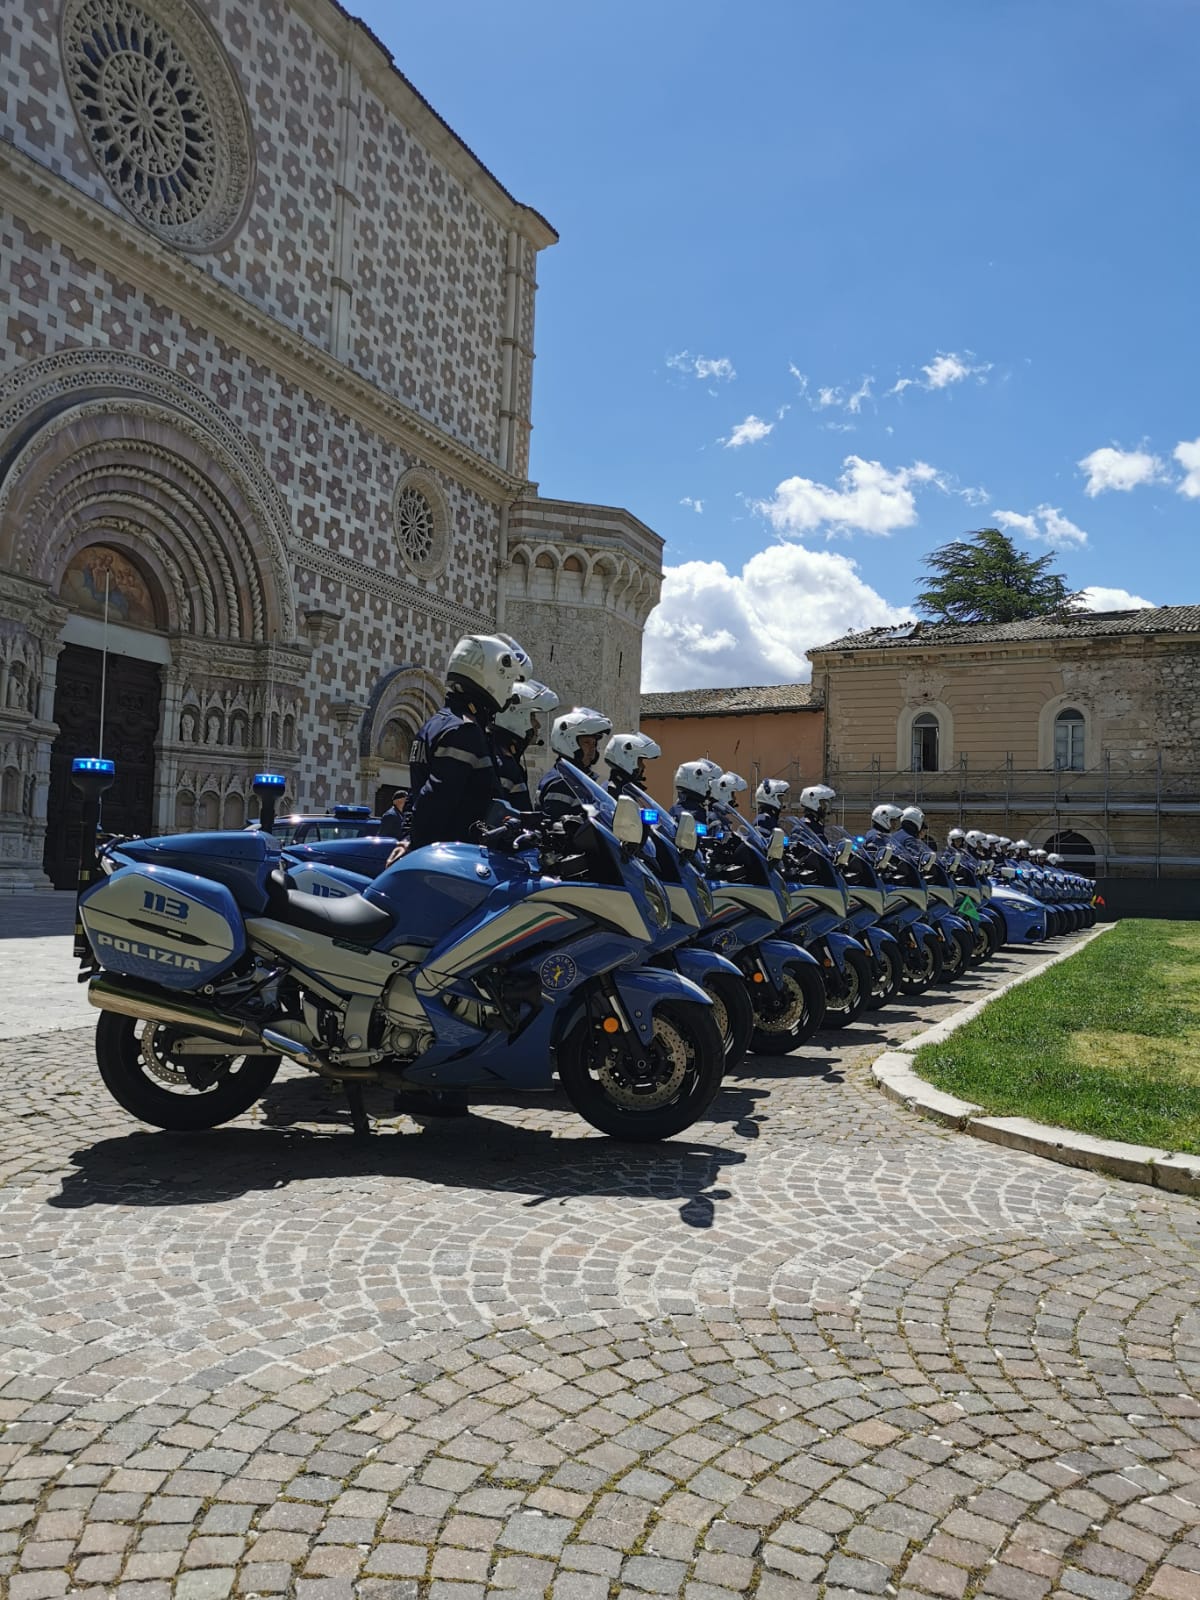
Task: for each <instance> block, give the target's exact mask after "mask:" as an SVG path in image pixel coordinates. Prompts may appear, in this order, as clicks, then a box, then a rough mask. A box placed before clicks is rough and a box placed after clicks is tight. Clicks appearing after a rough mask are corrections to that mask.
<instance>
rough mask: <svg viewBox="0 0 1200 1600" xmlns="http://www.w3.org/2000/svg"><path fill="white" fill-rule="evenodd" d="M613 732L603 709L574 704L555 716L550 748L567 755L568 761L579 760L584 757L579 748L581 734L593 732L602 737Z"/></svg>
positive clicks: (599, 737)
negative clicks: (559, 715) (597, 709)
mask: <svg viewBox="0 0 1200 1600" xmlns="http://www.w3.org/2000/svg"><path fill="white" fill-rule="evenodd" d="M611 732H612V723H611V722H610V721H609V720H608V718H607V717H606V716H605V715H604V713H603V711H593V710H592V708H591V707H590V706H574V707H572V709H571V710H570V711H564V712H563V714H562V716H561V717H555V719H554V727H553V728H552V729H551V730H550V748H551V749H552V750H555V751H556V752H557V753H558V754H559V755H560V756H566V758H567V760H568V761H575V762H579V761H582V759H583V754H582V752H581V750H580V748H579V740H580V737H581V736H586V735H587V734H591V735H592V736H593V738H596V739H602V738H603V737H604V735H605V734H606V733H611Z"/></svg>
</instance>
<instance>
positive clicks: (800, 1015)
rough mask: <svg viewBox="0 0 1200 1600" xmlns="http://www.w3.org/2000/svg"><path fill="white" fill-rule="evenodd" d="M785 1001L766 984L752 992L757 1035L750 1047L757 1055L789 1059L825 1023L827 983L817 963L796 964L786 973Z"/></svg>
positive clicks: (754, 988)
mask: <svg viewBox="0 0 1200 1600" xmlns="http://www.w3.org/2000/svg"><path fill="white" fill-rule="evenodd" d="M783 991H784V992H783V998H782V1000H780V999H778V998H777V997H776V995H775V991H774V990H773V989H771V988H770V987H768V985H767V984H765V983H762V984H756V985H755V986H754V987H753V988H752V989H751V990H750V991H749V993H750V1003H751V1005H752V1006H753V1008H754V1032H753V1034H752V1035H751V1036H750V1048H751V1050H752V1051H753V1052H754V1054H755V1055H756V1056H786V1055H788V1054H789V1053H790V1052H791V1051H793V1050H796V1049H798V1048H799V1046H800V1045H802V1044H804V1043H805V1042H806V1041H807V1040H809V1039H811V1038H812V1036H813V1034H814V1033H816V1031H817V1029H818V1028H819V1027H820V1026H821V1024H822V1023H823V1022H824V1021H825V984H824V981H823V979H822V977H821V969H820V967H818V966H817V965H816V964H815V962H807V961H806V962H805V963H804V965H803V966H800V965H799V964H793V965H792V966H789V967H788V968H787V969H786V971H785V972H784V976H783Z"/></svg>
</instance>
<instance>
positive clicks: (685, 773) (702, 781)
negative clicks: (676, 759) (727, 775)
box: [675, 757, 721, 800]
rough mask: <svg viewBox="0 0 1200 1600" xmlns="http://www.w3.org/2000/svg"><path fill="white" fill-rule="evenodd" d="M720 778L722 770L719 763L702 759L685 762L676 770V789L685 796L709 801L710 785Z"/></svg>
mask: <svg viewBox="0 0 1200 1600" xmlns="http://www.w3.org/2000/svg"><path fill="white" fill-rule="evenodd" d="M720 776H721V769H720V767H719V766H718V765H717V763H716V762H715V761H707V760H705V759H704V758H703V757H701V759H700V760H698V761H685V762H684V763H683V765H682V766H679V767H676V768H675V787H676V789H682V790H683V791H684V793H685V794H694V795H699V796H700V797H701V799H705V800H707V798H708V789H709V785H710V784H711V783H712V781H713V779H714V778H719V777H720Z"/></svg>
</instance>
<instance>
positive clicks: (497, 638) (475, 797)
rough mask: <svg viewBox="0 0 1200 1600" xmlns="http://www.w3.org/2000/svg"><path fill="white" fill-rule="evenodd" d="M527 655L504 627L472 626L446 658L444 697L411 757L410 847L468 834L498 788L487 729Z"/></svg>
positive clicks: (523, 670)
mask: <svg viewBox="0 0 1200 1600" xmlns="http://www.w3.org/2000/svg"><path fill="white" fill-rule="evenodd" d="M529 672H530V661H529V657H528V656H527V655H526V653H525V651H524V650H523V649H522V648H521V646H520V645H519V644H518V643H517V641H516V640H515V639H513V638H511V637H510V636H509V635H508V634H506V633H496V634H482V633H468V634H464V636H463V637H462V638H461V639H460V640H459V641H458V643H457V644H456V645H455V646H454V649H453V650H452V651H451V652H450V659H449V661H448V662H447V663H446V704H445V705H444V706H443V707H442V709H441V710H440V711H435V712H434V714H433V716H432V717H430V718H429V720H428V721H427V722H426V723H425V724H424V725H423V726H422V728H421V729H420V731H419V733H418V734H417V737H416V739H415V740H414V742H413V747H412V754H411V755H410V757H409V768H410V772H411V778H412V798H411V799H410V800H409V803H408V814H409V815H410V816H411V818H412V820H411V822H410V824H409V831H408V839H409V847H410V849H413V850H415V849H418V848H419V847H420V846H421V845H426V844H436V843H437V842H439V841H443V840H454V839H459V840H468V839H470V838H471V837H472V832H473V830H475V828H476V825H477V824H479V823H482V822H483V820H484V818H485V817H486V816H487V813H488V809H489V807H490V806H491V803H492V801H493V800H495V799H496V798H497V797H498V795H499V792H500V789H499V775H498V773H497V771H496V763H495V758H494V756H493V753H492V745H491V739H490V737H489V730H490V728H491V724H492V719H493V718H494V717H495V715H496V713H497V712H498V711H499V710H501V709H502V708H503V707H504V706H506V705H507V704H508V702H509V701H510V700H511V698H512V695H513V689H514V685H515V684H517V683H518V682H519V681H520V680H521V679H523V678H527V677H528V676H529Z"/></svg>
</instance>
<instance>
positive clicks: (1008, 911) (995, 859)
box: [968, 833, 1049, 944]
mask: <svg viewBox="0 0 1200 1600" xmlns="http://www.w3.org/2000/svg"><path fill="white" fill-rule="evenodd" d="M969 837H970V835H968V838H969ZM1008 843H1010V841H1008V840H1002V839H1001V837H1000V835H999V834H995V833H989V834H988V835H986V846H987V850H988V854H989V857H990V868H989V874H988V876H989V880H990V882H991V885H992V901H991V903H992V905H993V907H994V908H995V909H996V910H997V911H998V912H999V913H1000V915H1001V916H1002V917H1003V918H1004V932H1005V939H1006V941H1007V942H1009V943H1011V944H1041V943H1043V942H1044V941H1045V939H1046V936H1047V929H1048V927H1049V923H1048V921H1047V907H1046V906H1044V905H1043V904H1042V902H1041V901H1040V900H1038V899H1037V898H1036V897H1035V896H1034V895H1031V894H1028V893H1026V892H1025V887H1024V885H1023V883H1021V882H1020V880H1018V878H1017V867H1016V865H1015V864H1014V863H1012V862H1010V861H1008V860H1007V859H1006V857H1005V855H1004V851H1003V847H1004V846H1005V845H1006V844H1008Z"/></svg>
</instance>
